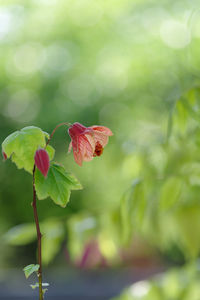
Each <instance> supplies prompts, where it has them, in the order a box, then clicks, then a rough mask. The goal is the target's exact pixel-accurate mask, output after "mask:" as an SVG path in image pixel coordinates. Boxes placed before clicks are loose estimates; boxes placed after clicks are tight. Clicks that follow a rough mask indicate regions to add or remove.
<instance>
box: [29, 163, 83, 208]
mask: <svg viewBox="0 0 200 300" xmlns="http://www.w3.org/2000/svg"><path fill="white" fill-rule="evenodd" d="M35 187H36V192H37V196H38V199H40V200H42V199H45V198H47V197H51V199H52V200H53V201H54V202H55V203H56V204H58V205H60V206H62V207H65V206H66V205H67V203H68V202H69V198H70V193H71V190H79V189H82V186H81V184H80V182H79V181H78V180H77V179H76V178H75V177H74V176H73V175H72V174H70V173H68V172H66V171H65V169H64V167H63V166H61V165H59V164H57V163H55V162H52V163H51V165H50V168H49V172H48V175H47V178H45V177H44V176H43V175H42V174H41V172H39V171H38V170H36V174H35Z"/></svg>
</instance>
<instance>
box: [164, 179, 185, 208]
mask: <svg viewBox="0 0 200 300" xmlns="http://www.w3.org/2000/svg"><path fill="white" fill-rule="evenodd" d="M182 187H183V182H182V180H181V179H180V178H178V177H175V176H173V177H170V178H168V179H167V181H166V182H165V183H164V185H163V186H162V188H161V195H160V208H161V209H162V210H167V209H170V208H171V207H173V206H174V204H176V203H177V201H178V200H179V198H180V196H181V191H182Z"/></svg>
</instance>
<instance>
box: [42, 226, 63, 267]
mask: <svg viewBox="0 0 200 300" xmlns="http://www.w3.org/2000/svg"><path fill="white" fill-rule="evenodd" d="M42 231H43V232H45V234H44V235H43V237H42V257H43V263H44V264H46V265H47V264H49V263H50V262H51V261H52V260H53V259H54V257H55V256H56V254H57V253H58V251H59V250H60V248H61V243H62V242H63V239H64V226H63V224H62V223H61V222H59V221H57V220H48V221H46V222H45V223H43V224H42Z"/></svg>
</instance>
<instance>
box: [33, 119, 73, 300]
mask: <svg viewBox="0 0 200 300" xmlns="http://www.w3.org/2000/svg"><path fill="white" fill-rule="evenodd" d="M63 125H67V126H70V125H71V124H70V123H60V124H58V125H57V126H56V127H55V128H54V130H53V131H52V133H51V135H50V137H49V139H48V140H47V142H46V146H45V148H46V147H47V145H48V144H49V143H50V141H51V139H52V137H53V135H54V133H55V132H56V130H57V129H58V128H59V127H61V126H63ZM35 170H36V166H35V164H34V166H33V202H32V206H33V213H34V219H35V225H36V231H37V242H38V264H39V266H40V267H39V269H38V281H39V300H43V290H42V244H41V239H42V234H41V231H40V225H39V219H38V213H37V204H36V199H37V197H36V189H35Z"/></svg>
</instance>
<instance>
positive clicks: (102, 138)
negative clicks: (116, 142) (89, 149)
mask: <svg viewBox="0 0 200 300" xmlns="http://www.w3.org/2000/svg"><path fill="white" fill-rule="evenodd" d="M93 136H94V139H95V142H96V143H98V142H99V143H100V144H101V145H102V146H103V147H105V146H106V145H107V143H108V136H107V135H105V134H104V133H102V132H100V131H97V130H95V131H93Z"/></svg>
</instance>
